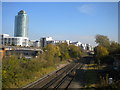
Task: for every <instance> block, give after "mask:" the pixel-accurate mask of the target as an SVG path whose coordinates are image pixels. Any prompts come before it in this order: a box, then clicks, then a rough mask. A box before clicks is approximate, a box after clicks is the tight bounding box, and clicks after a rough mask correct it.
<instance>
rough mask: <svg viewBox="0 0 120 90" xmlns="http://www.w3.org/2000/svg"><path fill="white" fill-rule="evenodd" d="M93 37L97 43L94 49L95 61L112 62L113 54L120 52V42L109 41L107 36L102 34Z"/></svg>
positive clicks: (100, 62) (101, 62) (99, 62)
mask: <svg viewBox="0 0 120 90" xmlns="http://www.w3.org/2000/svg"><path fill="white" fill-rule="evenodd" d="M95 38H96V40H95V42H96V43H97V44H98V45H97V46H96V47H95V49H94V51H95V57H96V63H98V64H103V63H105V64H113V61H114V58H113V56H114V55H117V54H120V44H119V43H118V42H115V41H110V40H109V38H108V37H107V36H104V35H96V37H95Z"/></svg>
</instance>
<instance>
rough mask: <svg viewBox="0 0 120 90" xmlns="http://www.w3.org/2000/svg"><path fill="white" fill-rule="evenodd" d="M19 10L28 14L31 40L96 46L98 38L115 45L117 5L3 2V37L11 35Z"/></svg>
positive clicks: (116, 38) (101, 3)
mask: <svg viewBox="0 0 120 90" xmlns="http://www.w3.org/2000/svg"><path fill="white" fill-rule="evenodd" d="M20 10H25V11H26V12H27V14H28V17H29V38H30V40H39V39H40V38H41V37H48V36H51V37H53V39H55V40H72V41H81V42H82V43H90V44H91V45H95V35H97V34H101V35H106V36H108V37H109V38H110V40H114V41H118V3H117V2H3V3H2V33H6V34H10V35H11V36H13V35H14V20H15V16H16V15H17V13H18V12H19V11H20Z"/></svg>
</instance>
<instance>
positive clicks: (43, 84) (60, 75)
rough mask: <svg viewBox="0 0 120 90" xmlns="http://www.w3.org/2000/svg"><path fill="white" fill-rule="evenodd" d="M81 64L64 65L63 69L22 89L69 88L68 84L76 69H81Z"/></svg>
mask: <svg viewBox="0 0 120 90" xmlns="http://www.w3.org/2000/svg"><path fill="white" fill-rule="evenodd" d="M82 65H83V64H80V63H79V62H72V63H71V64H68V65H66V66H65V67H63V68H61V69H59V70H57V71H55V72H53V73H51V74H49V75H47V76H45V77H44V78H42V79H40V80H38V81H36V82H34V83H32V84H30V85H27V86H26V87H24V88H23V90H24V89H30V88H41V89H47V88H53V89H57V88H69V85H70V83H71V82H72V80H73V79H74V76H75V71H76V69H79V68H81V67H82Z"/></svg>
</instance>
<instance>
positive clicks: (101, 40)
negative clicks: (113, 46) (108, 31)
mask: <svg viewBox="0 0 120 90" xmlns="http://www.w3.org/2000/svg"><path fill="white" fill-rule="evenodd" d="M95 38H96V40H95V42H96V43H98V45H100V46H103V47H105V48H109V46H110V41H109V38H108V37H107V36H104V35H99V34H98V35H96V37H95Z"/></svg>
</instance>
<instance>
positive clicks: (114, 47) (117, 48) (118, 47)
mask: <svg viewBox="0 0 120 90" xmlns="http://www.w3.org/2000/svg"><path fill="white" fill-rule="evenodd" d="M119 53H120V44H119V43H117V42H115V41H112V42H111V44H110V54H119Z"/></svg>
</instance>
